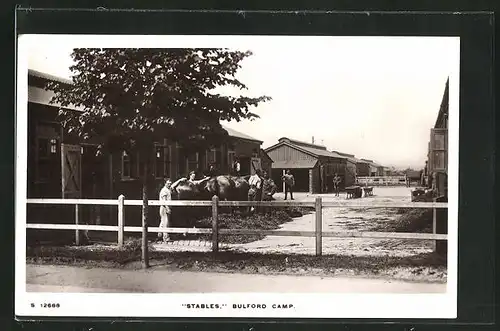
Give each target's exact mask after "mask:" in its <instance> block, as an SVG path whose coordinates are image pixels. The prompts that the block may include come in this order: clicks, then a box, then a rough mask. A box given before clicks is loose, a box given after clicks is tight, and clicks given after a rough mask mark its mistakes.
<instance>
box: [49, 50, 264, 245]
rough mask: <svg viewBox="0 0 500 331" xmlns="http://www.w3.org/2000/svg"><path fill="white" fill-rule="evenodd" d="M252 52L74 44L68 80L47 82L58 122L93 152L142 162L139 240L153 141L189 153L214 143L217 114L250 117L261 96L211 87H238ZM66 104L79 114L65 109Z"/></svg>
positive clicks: (218, 132)
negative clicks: (93, 145)
mask: <svg viewBox="0 0 500 331" xmlns="http://www.w3.org/2000/svg"><path fill="white" fill-rule="evenodd" d="M251 54H252V53H251V52H249V51H247V52H241V51H231V50H227V49H137V48H135V49H102V48H98V49H95V48H93V49H91V48H79V49H74V50H73V53H72V54H71V56H72V58H73V60H74V63H75V64H74V65H73V66H72V67H71V68H70V70H71V72H72V74H73V76H72V81H73V84H70V85H68V84H63V83H60V82H51V83H49V85H48V86H47V89H50V90H52V91H54V93H55V95H54V97H53V98H52V100H51V102H52V103H59V104H60V105H61V108H60V110H59V116H60V120H61V123H62V126H63V128H64V129H65V130H66V131H67V132H68V133H70V134H74V135H76V136H78V137H79V138H81V139H83V140H89V139H93V140H95V139H97V140H98V141H99V142H100V143H101V144H100V145H99V149H98V150H99V153H103V152H104V151H108V152H113V151H127V152H129V153H138V154H139V157H140V159H141V160H144V162H145V163H144V172H143V174H142V179H143V216H142V219H143V238H145V235H144V231H147V211H148V197H147V188H148V181H149V177H150V170H149V169H151V168H152V167H151V162H152V160H153V153H154V148H153V146H154V142H155V141H160V140H161V139H163V138H167V139H169V140H170V141H174V142H178V143H179V144H180V145H182V146H183V147H185V148H186V149H187V150H189V151H201V150H204V149H206V148H208V147H210V146H214V145H218V144H220V143H221V142H222V141H223V140H224V138H225V137H226V136H227V132H226V131H225V130H224V129H223V128H222V127H221V125H220V121H221V120H236V121H241V120H245V119H248V120H253V119H255V118H258V115H257V114H255V113H253V112H251V107H252V106H257V105H258V104H260V103H261V102H265V101H268V100H270V98H269V97H267V96H260V97H255V98H251V97H246V96H241V95H240V96H229V95H221V94H219V93H216V92H215V90H216V88H218V87H223V86H232V87H236V88H238V89H240V90H243V89H246V86H245V84H243V83H242V82H240V81H239V80H238V79H237V78H236V77H235V74H236V73H237V71H238V69H240V68H241V61H242V60H244V59H245V58H246V57H248V56H250V55H251ZM68 105H73V106H76V107H80V108H82V109H83V111H81V112H77V111H70V110H67V109H66V108H64V107H66V106H68Z"/></svg>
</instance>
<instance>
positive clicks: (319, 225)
mask: <svg viewBox="0 0 500 331" xmlns="http://www.w3.org/2000/svg"><path fill="white" fill-rule="evenodd" d="M314 207H315V209H316V226H315V229H314V230H315V232H316V256H321V248H322V247H321V246H322V235H323V233H322V232H323V210H322V204H321V197H316V201H315V204H314Z"/></svg>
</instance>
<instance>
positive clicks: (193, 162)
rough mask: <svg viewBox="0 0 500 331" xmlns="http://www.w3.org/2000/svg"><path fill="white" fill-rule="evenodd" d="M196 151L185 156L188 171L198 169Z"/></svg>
mask: <svg viewBox="0 0 500 331" xmlns="http://www.w3.org/2000/svg"><path fill="white" fill-rule="evenodd" d="M198 156H199V155H198V153H191V154H189V155H188V157H187V162H188V171H196V170H198Z"/></svg>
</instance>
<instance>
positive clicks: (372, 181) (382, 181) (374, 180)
mask: <svg viewBox="0 0 500 331" xmlns="http://www.w3.org/2000/svg"><path fill="white" fill-rule="evenodd" d="M356 183H357V184H362V185H369V186H404V185H406V177H405V176H371V177H356Z"/></svg>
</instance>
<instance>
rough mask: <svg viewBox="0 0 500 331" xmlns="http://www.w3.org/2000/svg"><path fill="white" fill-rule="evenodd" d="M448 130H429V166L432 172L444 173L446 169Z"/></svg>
mask: <svg viewBox="0 0 500 331" xmlns="http://www.w3.org/2000/svg"><path fill="white" fill-rule="evenodd" d="M447 153H448V130H447V129H441V128H438V129H431V141H430V153H429V154H430V160H429V162H430V164H429V169H430V170H432V171H446V170H447V169H448V155H447Z"/></svg>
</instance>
